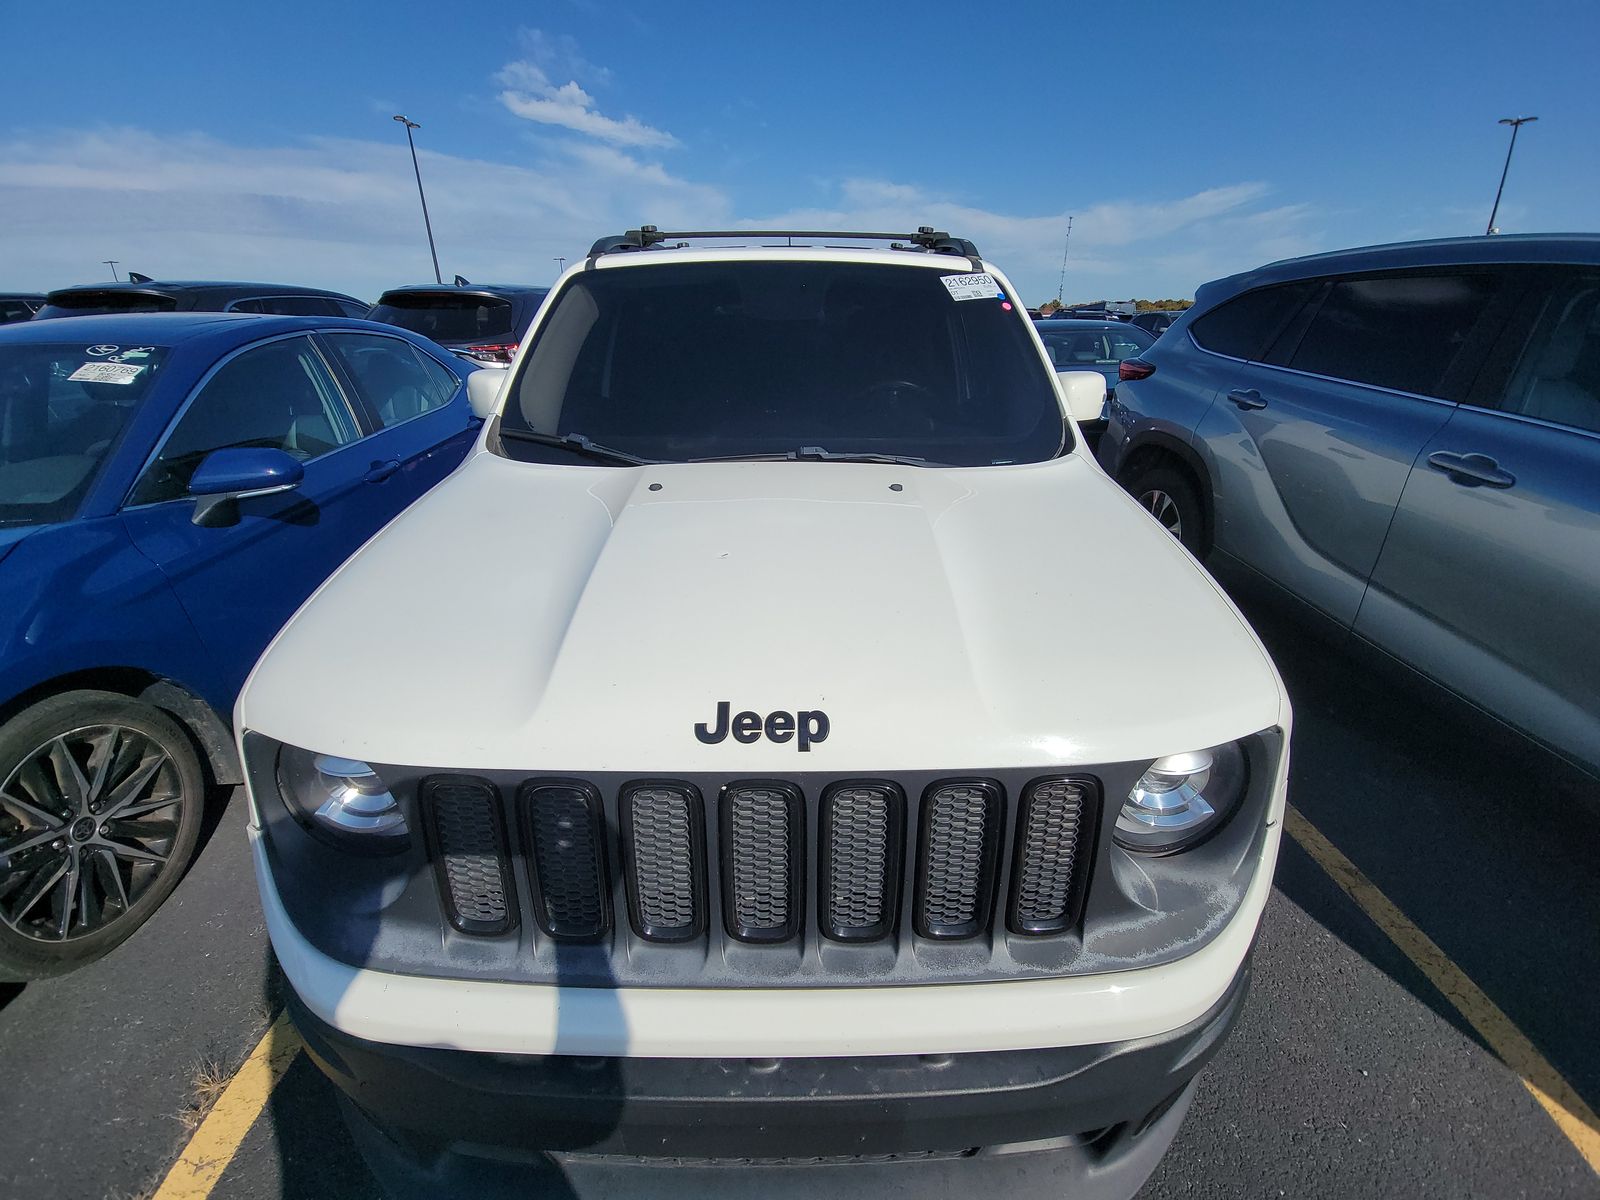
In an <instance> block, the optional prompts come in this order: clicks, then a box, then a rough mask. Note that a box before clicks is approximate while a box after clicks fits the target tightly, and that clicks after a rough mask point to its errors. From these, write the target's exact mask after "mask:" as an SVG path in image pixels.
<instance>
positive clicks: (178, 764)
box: [0, 691, 206, 981]
mask: <svg viewBox="0 0 1600 1200" xmlns="http://www.w3.org/2000/svg"><path fill="white" fill-rule="evenodd" d="M205 798H206V780H205V773H204V771H202V769H201V766H200V759H199V756H198V755H197V754H196V752H195V749H194V743H193V742H192V741H191V739H190V737H189V735H188V733H187V732H186V731H185V730H184V728H183V727H182V726H181V725H179V724H178V722H177V721H175V720H174V719H173V718H172V717H170V716H168V715H167V714H166V713H164V712H162V711H160V710H159V709H156V708H153V707H151V706H150V705H148V704H142V703H140V702H139V701H137V700H131V699H129V698H128V697H126V696H119V695H116V694H115V693H112V692H99V691H76V692H65V693H63V694H61V695H59V696H52V697H50V698H49V699H47V700H42V701H40V702H39V703H37V704H35V705H33V706H32V707H30V708H27V709H25V710H23V711H22V712H21V713H19V714H17V715H16V716H15V717H13V718H12V719H11V720H10V721H8V722H6V724H5V726H4V727H0V980H7V981H23V980H31V979H44V978H48V977H50V976H53V975H64V974H66V973H67V972H69V971H72V970H75V969H77V968H78V967H81V966H83V965H85V964H86V963H90V962H93V961H94V960H95V959H97V958H100V957H101V956H102V955H104V954H106V953H107V952H109V951H110V950H111V949H112V948H113V947H115V946H117V945H118V944H119V943H120V942H122V941H123V940H124V939H126V938H127V937H128V936H129V935H130V934H132V933H133V932H134V930H136V929H138V928H139V926H140V925H142V924H143V923H144V922H145V921H146V920H147V919H148V918H149V916H150V914H151V913H153V912H155V910H156V909H157V908H159V907H160V905H161V902H162V901H163V900H165V899H166V898H167V896H168V895H169V894H171V892H172V889H173V888H174V887H176V886H177V884H178V880H179V879H180V878H181V877H182V876H183V872H184V868H185V867H187V866H188V864H189V860H190V859H191V858H192V857H193V856H194V850H195V844H196V842H197V841H198V840H199V837H200V823H201V818H202V815H203V812H202V810H203V809H204V807H205Z"/></svg>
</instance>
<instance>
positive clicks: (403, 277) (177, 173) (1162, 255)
mask: <svg viewBox="0 0 1600 1200" xmlns="http://www.w3.org/2000/svg"><path fill="white" fill-rule="evenodd" d="M418 156H419V159H420V161H421V166H422V176H423V182H424V183H425V184H426V186H427V188H428V204H429V209H430V212H431V215H432V217H433V227H434V233H435V235H436V237H437V239H438V245H439V259H440V266H441V267H442V269H443V270H444V273H445V276H446V277H447V278H448V277H449V276H450V275H453V274H455V273H457V272H460V273H461V274H463V275H465V276H467V277H468V278H469V279H477V280H481V281H490V280H496V279H499V280H504V281H512V282H514V281H527V282H539V281H545V280H549V279H550V278H552V276H553V274H554V272H555V263H554V262H553V261H552V260H553V259H554V258H555V257H557V256H562V257H565V258H566V259H568V260H569V261H571V260H572V259H573V258H575V257H577V256H580V255H582V254H583V253H584V252H585V251H586V250H587V249H588V247H589V244H590V243H591V242H592V241H593V240H594V239H595V238H597V237H600V236H602V235H605V234H611V233H620V232H622V231H623V230H625V229H630V228H634V227H636V226H637V225H638V224H639V223H640V222H641V221H650V222H654V223H655V224H657V225H660V226H661V227H662V228H664V229H670V228H674V227H676V228H680V229H682V228H702V229H704V228H730V227H737V226H738V225H740V224H742V225H744V226H746V227H766V228H774V227H785V226H786V227H788V228H792V229H793V228H799V229H807V228H809V229H830V228H831V229H887V230H897V229H907V230H909V229H914V228H915V227H916V226H917V225H919V224H931V225H935V226H937V227H939V228H941V229H947V230H949V231H950V232H951V233H954V234H956V235H958V236H963V237H968V238H971V239H972V240H973V241H975V242H976V243H977V244H978V247H979V248H980V249H981V250H982V251H983V252H984V254H985V255H986V256H987V257H988V258H990V259H991V260H992V261H993V262H995V263H997V264H998V265H999V266H1000V267H1002V268H1003V269H1004V270H1005V271H1006V272H1007V273H1008V274H1009V275H1010V276H1011V278H1012V280H1013V282H1014V283H1015V284H1016V286H1017V287H1018V289H1019V290H1020V291H1021V294H1022V295H1023V297H1024V298H1025V299H1026V300H1027V301H1028V302H1030V303H1038V302H1040V301H1043V300H1045V299H1047V298H1048V297H1051V296H1054V295H1055V293H1056V286H1057V280H1058V278H1059V274H1060V269H1061V244H1062V238H1063V236H1064V234H1065V232H1066V225H1067V220H1066V218H1067V210H1065V209H1064V208H1063V209H1062V210H1060V211H1045V212H1038V213H1033V214H1029V213H1026V212H1016V211H997V210H995V209H990V208H983V207H979V206H977V205H973V204H970V203H963V202H961V201H959V200H957V199H953V198H951V197H950V196H948V195H945V194H943V193H941V192H938V191H936V190H933V189H930V188H927V187H924V186H921V185H919V184H915V183H905V182H898V181H892V180H881V179H851V180H847V181H845V182H843V183H839V184H834V185H828V184H824V185H821V186H823V187H825V188H827V189H828V191H829V192H831V198H830V200H829V201H828V202H827V203H825V204H823V205H819V206H815V207H808V208H797V209H791V210H788V211H784V212H778V213H774V214H771V215H767V216H761V217H759V218H750V217H749V216H748V214H750V213H751V212H752V209H751V208H750V206H748V205H739V206H736V204H735V202H734V200H733V198H732V197H731V196H730V194H729V191H728V190H727V189H725V188H723V187H721V186H718V185H716V184H713V183H706V182H701V181H698V180H695V179H691V178H686V177H684V176H682V175H680V174H677V173H674V172H673V171H670V170H668V169H667V168H666V167H665V166H664V165H662V164H661V163H659V162H653V161H649V160H648V159H646V158H642V157H640V156H639V155H638V153H637V152H636V151H634V150H631V149H629V148H627V147H624V146H619V145H615V144H610V143H606V142H600V141H588V140H579V139H571V138H568V139H541V140H540V141H539V142H538V144H537V145H536V146H535V148H534V149H533V150H532V152H531V155H530V157H529V158H528V159H527V160H526V161H524V162H520V163H504V162H490V161H485V160H482V159H473V158H467V157H463V156H457V155H448V154H441V153H438V152H437V151H434V150H431V149H429V148H427V147H426V146H419V147H418ZM772 182H777V183H781V182H782V181H772ZM824 194H827V193H824ZM1268 198H1269V189H1267V188H1266V187H1265V186H1264V185H1262V184H1259V183H1240V184H1234V185H1230V186H1226V187H1216V188H1208V189H1205V190H1201V191H1196V192H1193V193H1191V194H1189V195H1182V196H1176V197H1171V198H1157V199H1141V200H1134V201H1127V202H1113V201H1102V202H1098V203H1095V204H1093V205H1086V206H1083V207H1079V208H1076V209H1075V210H1073V211H1074V217H1075V219H1074V221H1073V227H1072V254H1071V261H1070V263H1069V265H1068V271H1067V282H1066V296H1067V298H1068V299H1069V300H1090V299H1097V298H1109V299H1118V298H1126V297H1129V296H1142V297H1151V298H1154V297H1165V296H1186V295H1192V294H1193V292H1194V289H1195V288H1196V287H1197V286H1198V285H1199V284H1201V283H1203V282H1205V281H1206V280H1208V279H1213V278H1216V277H1218V276H1220V275H1226V274H1229V273H1231V272H1233V271H1238V270H1244V269H1247V268H1249V267H1253V266H1257V265H1259V264H1261V263H1264V262H1268V261H1270V260H1272V259H1274V258H1282V257H1286V256H1290V255H1295V254H1303V253H1307V252H1310V251H1313V250H1318V249H1325V248H1328V247H1329V245H1330V244H1331V243H1330V242H1329V241H1328V238H1327V235H1326V234H1324V233H1323V232H1321V224H1322V223H1323V221H1324V220H1325V218H1326V214H1325V213H1323V212H1322V211H1320V210H1313V209H1311V208H1309V207H1308V206H1305V205H1297V204H1276V205H1272V204H1268V203H1266V201H1267V200H1268ZM0 211H4V212H5V213H6V220H5V221H4V222H0V262H3V263H4V264H5V266H6V282H7V284H8V285H9V286H13V287H38V288H45V287H58V286H61V285H64V284H69V283H79V282H84V281H86V280H93V279H99V278H104V277H105V268H104V267H102V266H100V265H99V264H100V261H101V260H102V259H106V258H116V259H118V260H120V261H121V263H122V265H123V267H124V268H125V269H127V268H131V269H133V270H136V271H143V272H145V273H146V274H151V275H156V276H162V275H165V276H168V277H173V278H181V277H184V276H190V277H198V278H227V277H230V276H232V277H236V278H260V279H268V280H283V281H288V282H303V283H308V284H319V285H324V286H328V287H334V288H338V289H340V290H342V291H348V292H352V293H354V294H356V295H361V296H367V297H369V298H370V297H372V296H375V295H376V293H377V292H379V291H381V290H382V289H383V288H385V287H390V286H393V285H395V284H398V283H407V282H418V281H421V280H426V279H427V278H429V277H430V276H431V273H432V265H431V262H430V260H429V258H428V253H427V243H426V241H425V238H424V234H423V229H422V219H421V213H420V212H419V211H418V208H417V198H416V189H415V186H414V185H413V183H412V180H411V162H410V158H409V157H408V155H407V151H406V147H405V142H404V140H403V139H401V140H399V141H389V140H386V141H363V140H355V139H334V138H311V139H306V140H303V141H298V142H294V143H290V144H286V145H279V146H268V147H245V146H239V145H235V144H232V143H229V142H225V141H222V140H220V139H218V138H214V137H210V136H205V135H200V134H187V135H157V134H152V133H149V132H147V131H143V130H139V129H102V130H97V131H92V132H88V131H76V132H74V131H55V132H49V133H41V134H40V135H39V136H38V137H36V138H34V139H27V140H23V139H15V140H10V141H0Z"/></svg>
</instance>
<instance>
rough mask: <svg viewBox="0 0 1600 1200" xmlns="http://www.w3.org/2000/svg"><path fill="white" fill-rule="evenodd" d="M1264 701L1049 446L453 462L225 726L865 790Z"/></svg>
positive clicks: (1192, 605) (1114, 749)
mask: <svg viewBox="0 0 1600 1200" xmlns="http://www.w3.org/2000/svg"><path fill="white" fill-rule="evenodd" d="M892 483H898V484H900V485H901V486H902V488H903V490H902V491H898V492H896V491H891V490H890V485H891V484H892ZM652 484H659V485H660V490H659V491H651V490H650V486H651V485H652ZM721 700H727V701H729V702H730V703H731V704H732V705H733V710H734V711H735V712H737V711H739V710H741V709H753V710H755V711H757V712H760V713H767V712H771V711H773V710H776V709H782V710H786V711H790V712H793V711H796V710H801V709H820V710H823V711H825V712H826V713H827V714H828V717H829V720H830V722H831V733H830V736H829V737H828V739H827V741H825V742H822V743H820V744H817V745H814V746H813V747H812V748H811V750H810V751H809V752H808V753H805V754H801V753H800V752H799V751H798V750H797V747H796V743H795V742H788V743H784V744H780V743H776V742H770V741H767V740H765V739H762V740H761V741H759V742H756V743H755V744H753V745H743V744H740V743H737V742H735V741H734V740H733V739H732V738H729V739H727V740H726V741H724V742H722V743H721V744H718V745H705V744H702V743H701V742H699V741H698V740H697V739H696V738H695V737H694V734H693V725H694V723H696V722H702V721H710V720H712V719H713V717H714V712H715V708H716V705H717V702H718V701H721ZM1282 707H1283V705H1282V694H1281V688H1280V684H1279V682H1278V679H1277V676H1276V673H1275V672H1274V670H1273V668H1272V665H1271V663H1270V662H1269V661H1268V659H1267V657H1266V655H1265V654H1264V652H1263V651H1262V650H1261V648H1260V646H1259V644H1258V643H1257V641H1256V639H1255V636H1254V634H1253V633H1252V632H1251V631H1250V629H1249V628H1248V627H1247V626H1246V625H1245V624H1244V623H1243V621H1242V619H1241V618H1240V617H1239V616H1238V615H1237V613H1236V612H1235V611H1234V610H1233V608H1232V606H1231V605H1230V604H1229V603H1228V602H1227V601H1226V600H1225V599H1224V598H1223V597H1222V595H1221V593H1220V592H1219V591H1218V589H1217V587H1216V585H1215V584H1214V583H1213V582H1212V581H1211V579H1210V577H1209V576H1207V575H1206V574H1205V573H1204V572H1203V571H1202V570H1201V569H1200V567H1199V566H1198V565H1197V564H1195V562H1194V561H1193V560H1192V559H1191V558H1190V557H1189V556H1188V554H1187V553H1186V552H1185V551H1184V550H1183V549H1182V548H1181V547H1180V546H1179V545H1178V543H1177V542H1176V541H1174V540H1173V539H1172V538H1170V537H1168V536H1167V535H1166V534H1165V533H1163V532H1162V531H1161V530H1160V529H1159V528H1158V527H1157V526H1156V525H1155V523H1154V522H1153V521H1151V520H1150V518H1149V516H1148V515H1147V514H1146V513H1144V512H1143V511H1142V510H1140V509H1139V508H1138V506H1137V505H1135V504H1134V502H1133V501H1132V500H1130V499H1129V498H1128V497H1127V496H1126V495H1125V494H1124V493H1123V492H1122V491H1121V490H1120V489H1119V488H1118V487H1117V486H1116V485H1115V484H1114V483H1112V482H1111V481H1110V480H1109V479H1107V478H1106V476H1105V475H1104V474H1103V473H1102V472H1101V471H1100V470H1098V469H1097V468H1096V467H1095V466H1093V465H1092V464H1091V463H1089V462H1088V461H1086V460H1085V459H1083V458H1080V457H1079V456H1077V455H1075V454H1074V455H1068V456H1066V457H1064V458H1060V459H1056V460H1053V461H1050V462H1046V463H1039V464H1032V465H1026V466H1011V467H985V468H964V469H950V470H935V469H929V468H915V467H895V466H880V465H876V464H856V463H849V464H847V463H808V462H800V463H790V462H780V463H764V462H756V463H707V464H674V465H669V466H660V467H639V468H616V467H589V466H565V465H561V466H546V465H535V464H528V463H520V462H513V461H511V460H509V459H504V458H500V457H498V456H496V455H494V454H491V453H488V452H480V453H477V454H475V455H474V456H473V457H472V458H471V459H469V460H468V462H467V463H466V464H465V465H464V466H463V467H462V468H461V469H460V470H458V471H457V472H456V473H455V474H454V475H453V476H451V477H450V478H449V479H447V480H446V481H445V482H444V483H442V484H441V485H440V486H439V487H437V488H436V489H434V491H433V492H431V493H430V494H429V495H427V496H425V497H424V498H423V499H422V500H421V501H419V502H418V503H417V504H416V505H415V506H414V507H413V508H411V509H410V510H409V511H408V512H407V513H406V514H405V515H404V516H403V517H401V518H400V519H398V520H396V521H395V522H394V523H392V524H391V525H390V526H389V527H388V528H387V529H385V530H384V531H383V532H382V533H380V534H379V535H378V536H377V537H376V538H374V539H373V540H372V541H371V542H370V543H369V544H368V545H367V546H366V547H365V549H363V550H362V551H361V552H359V553H358V554H356V555H355V556H354V557H353V558H352V559H351V560H350V561H349V562H348V563H346V564H345V566H344V567H343V568H342V570H341V571H340V572H339V574H338V575H336V576H335V578H334V579H333V580H332V581H331V582H330V583H329V584H327V585H325V586H324V587H323V588H322V589H321V590H320V591H319V592H318V593H317V594H316V595H315V596H313V597H312V598H311V600H310V601H308V602H307V603H306V605H305V606H304V608H303V609H302V610H301V611H300V613H299V614H298V615H297V616H296V617H295V618H294V620H293V621H292V622H291V624H290V625H289V626H288V628H287V629H286V630H285V631H284V632H283V633H282V634H281V635H280V636H279V638H278V639H277V641H276V642H275V643H274V644H273V646H272V647H271V648H270V649H269V651H268V652H267V654H266V656H265V657H264V658H263V659H262V661H261V663H260V664H259V665H258V666H257V668H256V670H255V672H254V674H253V676H252V678H251V680H250V682H249V683H248V685H247V686H246V688H245V690H244V693H243V695H242V696H241V698H240V701H239V707H238V722H237V727H238V728H240V729H253V730H257V731H259V732H262V733H265V734H267V735H269V736H271V737H273V738H277V739H278V740H280V741H286V742H291V743H294V744H295V745H299V746H304V747H306V748H308V749H313V750H316V751H319V752H322V753H330V754H339V755H343V756H346V757H350V758H359V759H365V760H368V761H373V762H389V763H411V764H424V765H430V766H439V767H441V768H452V769H463V770H464V769H478V770H489V769H495V768H504V769H508V770H524V771H538V772H544V773H573V774H581V773H585V772H596V771H629V772H640V773H648V774H661V773H672V772H689V771H699V770H706V771H723V770H735V771H740V772H755V773H764V772H782V771H784V770H797V769H801V768H804V769H809V770H823V771H834V770H839V771H868V772H871V771H877V772H891V771H901V770H922V769H931V770H947V769H948V770H979V769H982V770H995V769H998V768H1002V767H1016V766H1024V767H1052V766H1070V765H1076V764H1084V763H1097V762H1120V761H1128V760H1132V759H1137V758H1156V757H1159V756H1161V755H1163V754H1173V753H1180V752H1183V751H1187V750H1194V749H1197V748H1201V747H1205V746H1212V745H1217V744H1219V743H1221V742H1225V741H1228V740H1230V739H1233V738H1236V737H1241V736H1243V735H1245V734H1248V733H1253V732H1256V731H1257V730H1260V729H1265V728H1267V727H1269V726H1272V725H1275V724H1278V723H1279V722H1280V719H1281V717H1282V711H1281V710H1282Z"/></svg>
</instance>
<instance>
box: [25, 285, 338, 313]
mask: <svg viewBox="0 0 1600 1200" xmlns="http://www.w3.org/2000/svg"><path fill="white" fill-rule="evenodd" d="M158 312H241V313H267V314H271V315H275V316H283V317H364V316H366V315H367V304H366V301H364V300H357V299H356V298H355V297H354V296H346V295H345V294H344V293H342V292H327V291H323V290H322V289H321V288H312V287H296V286H293V285H291V284H284V283H217V282H209V281H192V280H191V281H184V282H158V281H156V280H153V279H147V278H145V277H144V276H142V275H141V276H138V277H137V278H136V279H134V280H131V281H129V282H126V283H83V284H79V285H77V286H76V287H68V288H58V289H56V290H55V291H53V292H51V293H49V294H48V295H47V296H46V297H45V306H44V307H43V308H42V309H40V310H39V314H38V315H39V317H40V319H44V318H47V317H87V316H100V315H104V314H108V313H158Z"/></svg>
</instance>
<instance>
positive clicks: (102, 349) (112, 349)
mask: <svg viewBox="0 0 1600 1200" xmlns="http://www.w3.org/2000/svg"><path fill="white" fill-rule="evenodd" d="M121 349H122V347H121V346H90V347H89V353H90V354H93V355H94V356H95V357H97V358H98V357H99V356H100V355H102V354H115V353H116V352H117V351H118V350H121Z"/></svg>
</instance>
